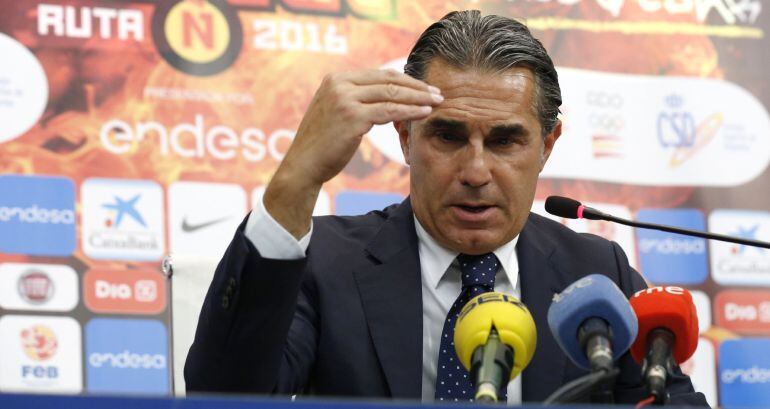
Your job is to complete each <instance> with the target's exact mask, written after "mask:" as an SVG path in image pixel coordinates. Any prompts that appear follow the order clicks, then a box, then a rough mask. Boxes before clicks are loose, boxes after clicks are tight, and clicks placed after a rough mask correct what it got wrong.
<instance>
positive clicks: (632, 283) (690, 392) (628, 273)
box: [612, 242, 708, 406]
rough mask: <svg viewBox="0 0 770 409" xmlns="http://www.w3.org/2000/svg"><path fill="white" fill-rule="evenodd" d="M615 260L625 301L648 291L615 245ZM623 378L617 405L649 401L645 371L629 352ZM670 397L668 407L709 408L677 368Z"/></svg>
mask: <svg viewBox="0 0 770 409" xmlns="http://www.w3.org/2000/svg"><path fill="white" fill-rule="evenodd" d="M612 245H613V247H614V250H615V260H616V262H617V267H618V271H619V273H620V274H619V283H618V284H619V286H620V289H621V290H622V291H623V293H625V295H626V297H629V298H630V297H631V296H632V295H634V293H636V292H637V291H639V290H642V289H644V288H647V284H646V283H645V281H644V279H643V278H642V276H641V274H639V272H637V271H636V270H634V269H633V268H632V267H631V266H630V265H629V264H628V258H627V257H626V254H625V253H624V252H623V250H622V249H621V248H620V246H619V245H618V244H617V243H615V242H613V243H612ZM618 367H619V368H620V375H618V378H617V380H616V383H615V401H616V402H617V403H628V404H635V403H637V402H639V401H641V400H643V399H646V398H647V397H649V393H648V392H647V388H646V387H645V386H644V382H643V380H642V375H641V373H642V369H641V367H640V366H639V365H638V364H637V363H636V362H635V361H634V359H633V358H632V357H631V352H626V353H625V354H624V355H623V356H622V357H621V358H620V360H619V361H618ZM666 390H667V392H668V394H669V402H668V403H669V404H674V405H687V406H708V402H706V397H705V396H704V395H703V394H702V393H700V392H695V389H694V388H693V386H692V381H690V377H689V376H687V375H685V374H683V373H682V371H681V370H680V369H679V366H676V367H675V368H674V374H673V375H672V376H670V377H669V379H668V381H667V385H666Z"/></svg>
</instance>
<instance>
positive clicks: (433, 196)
mask: <svg viewBox="0 0 770 409" xmlns="http://www.w3.org/2000/svg"><path fill="white" fill-rule="evenodd" d="M425 82H427V83H428V84H431V85H433V86H436V87H438V88H440V89H441V93H442V95H443V96H444V98H445V99H444V102H442V103H441V104H440V105H439V106H437V107H435V108H434V109H433V112H432V113H431V114H430V115H429V116H428V117H427V118H425V119H422V120H419V121H412V122H411V126H410V124H408V123H406V122H400V123H396V129H398V131H399V136H400V140H401V147H402V149H403V151H404V155H405V157H406V162H407V163H408V164H409V166H410V174H411V185H410V189H411V192H410V196H411V202H412V207H413V208H414V213H415V216H416V217H417V220H419V221H420V224H421V225H422V226H423V227H424V228H425V229H426V230H427V231H428V233H430V235H431V236H432V237H433V238H434V239H436V240H437V241H438V242H439V243H440V244H441V245H442V246H444V247H447V248H449V249H452V250H455V251H458V252H461V253H466V254H483V253H486V252H490V251H493V250H494V249H496V248H498V247H500V246H501V245H503V244H505V243H507V242H508V241H510V240H511V239H513V238H514V237H515V236H516V235H518V234H519V232H520V231H521V229H522V228H523V227H524V223H525V222H526V220H527V217H528V215H529V210H530V208H531V207H532V201H533V199H534V196H535V187H536V185H537V178H538V175H539V173H540V171H541V170H542V169H543V166H544V165H545V161H546V160H547V159H548V156H549V155H550V153H551V149H552V148H553V144H554V142H555V141H556V139H557V138H558V137H559V135H560V133H561V124H559V125H558V126H557V127H556V129H555V130H554V132H552V133H551V134H550V135H548V136H546V138H545V139H543V137H542V134H541V128H540V121H539V120H538V118H537V115H536V113H535V112H534V109H533V102H534V97H535V86H536V83H535V77H534V74H533V73H532V72H531V71H530V70H529V69H526V68H513V69H511V70H508V71H506V72H502V73H491V72H486V71H481V70H478V69H458V68H454V67H452V66H450V65H449V64H447V63H446V62H444V61H443V60H441V59H434V61H432V62H431V63H430V65H429V66H428V72H427V76H426V78H425Z"/></svg>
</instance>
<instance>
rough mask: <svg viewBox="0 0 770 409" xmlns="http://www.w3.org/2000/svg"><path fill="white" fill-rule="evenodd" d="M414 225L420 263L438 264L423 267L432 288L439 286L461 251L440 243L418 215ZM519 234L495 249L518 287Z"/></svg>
mask: <svg viewBox="0 0 770 409" xmlns="http://www.w3.org/2000/svg"><path fill="white" fill-rule="evenodd" d="M414 227H415V230H417V239H418V241H419V246H420V248H419V251H420V263H424V265H430V266H436V268H428V269H423V272H424V274H425V275H426V277H425V278H427V282H428V284H430V286H431V287H432V288H437V287H438V284H439V282H440V281H441V278H443V277H444V275H445V274H446V273H447V271H448V270H449V266H450V265H452V262H454V260H455V258H457V255H458V254H460V253H459V252H456V251H453V250H449V249H448V248H446V247H443V246H442V245H440V244H439V243H438V242H437V241H436V240H435V239H434V238H433V237H432V236H431V235H430V234H428V232H427V231H426V230H425V229H424V228H423V227H422V225H421V224H420V221H419V220H417V217H414ZM518 241H519V236H518V235H517V236H516V237H514V238H513V240H511V241H509V242H508V243H505V244H503V245H502V246H500V247H498V248H497V249H495V250H494V251H493V253H495V256H497V259H498V260H500V263H501V266H502V267H503V272H504V273H505V276H506V277H507V278H508V281H509V282H510V283H511V287H512V288H517V285H518V279H519V259H518V258H517V257H516V243H517V242H518Z"/></svg>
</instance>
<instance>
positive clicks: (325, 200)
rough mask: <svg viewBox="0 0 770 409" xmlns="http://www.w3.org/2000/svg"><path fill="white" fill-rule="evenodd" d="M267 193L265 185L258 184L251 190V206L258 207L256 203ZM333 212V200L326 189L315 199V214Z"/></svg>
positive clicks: (322, 214)
mask: <svg viewBox="0 0 770 409" xmlns="http://www.w3.org/2000/svg"><path fill="white" fill-rule="evenodd" d="M264 194H265V186H257V187H256V188H254V190H252V191H251V207H252V208H253V207H256V204H257V203H259V202H260V201H261V200H262V195H264ZM329 214H331V200H330V199H329V193H327V192H326V191H325V190H324V189H321V191H320V192H318V198H317V199H316V201H315V207H314V208H313V216H326V215H329Z"/></svg>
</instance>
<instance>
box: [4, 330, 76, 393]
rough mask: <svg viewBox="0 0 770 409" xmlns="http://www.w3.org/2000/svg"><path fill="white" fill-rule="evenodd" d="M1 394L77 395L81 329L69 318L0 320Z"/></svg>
mask: <svg viewBox="0 0 770 409" xmlns="http://www.w3.org/2000/svg"><path fill="white" fill-rule="evenodd" d="M0 339H2V340H3V348H2V349H0V390H2V391H19V392H24V391H38V392H61V393H78V392H80V390H81V389H82V384H81V380H80V379H81V376H82V374H81V363H80V357H81V354H80V326H79V325H78V323H77V322H76V321H75V320H73V319H72V318H69V317H39V316H35V317H33V316H21V315H7V316H4V317H2V318H0Z"/></svg>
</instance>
